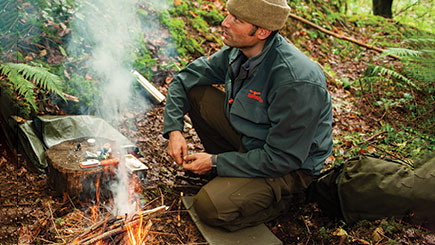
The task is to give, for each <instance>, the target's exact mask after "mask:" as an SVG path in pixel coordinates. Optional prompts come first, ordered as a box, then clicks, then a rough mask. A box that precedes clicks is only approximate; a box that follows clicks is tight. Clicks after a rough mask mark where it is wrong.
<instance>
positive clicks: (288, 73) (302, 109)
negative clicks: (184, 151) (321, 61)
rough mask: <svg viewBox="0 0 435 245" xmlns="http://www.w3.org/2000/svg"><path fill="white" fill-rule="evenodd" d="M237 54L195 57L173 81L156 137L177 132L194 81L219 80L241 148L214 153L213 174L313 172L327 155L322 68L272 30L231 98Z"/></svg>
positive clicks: (225, 51)
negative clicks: (252, 68)
mask: <svg viewBox="0 0 435 245" xmlns="http://www.w3.org/2000/svg"><path fill="white" fill-rule="evenodd" d="M240 53H241V51H240V50H239V49H237V48H231V47H224V48H222V49H221V50H220V51H218V52H216V53H215V54H214V55H212V56H210V57H209V58H207V57H202V58H199V59H197V60H195V61H194V62H192V63H191V64H190V65H188V66H187V67H186V68H185V69H183V70H182V71H181V72H180V73H179V74H178V75H177V76H176V77H175V78H174V79H173V81H172V82H171V84H170V86H169V90H168V96H167V100H166V108H165V117H164V129H163V135H164V136H165V137H166V138H167V137H168V133H169V132H170V131H173V130H180V131H182V129H183V116H184V114H185V113H187V112H188V111H189V105H188V102H187V96H186V94H187V92H188V91H189V90H190V89H191V88H192V87H193V86H196V85H210V84H223V83H225V89H226V90H225V91H226V101H231V102H232V103H231V105H230V103H225V114H226V116H227V118H228V119H229V121H230V123H231V124H232V126H233V127H234V129H236V130H237V131H238V132H240V133H241V135H242V144H243V146H244V148H245V149H246V150H247V152H246V153H241V152H226V153H221V154H219V155H218V157H217V172H218V175H219V176H233V177H278V176H283V175H286V174H287V173H289V172H291V171H293V170H298V169H303V170H305V171H306V172H308V173H311V174H313V175H317V174H319V173H320V170H321V169H322V167H323V164H324V161H325V159H326V158H327V157H328V156H329V155H330V154H331V152H332V107H331V97H330V95H329V93H328V91H327V88H326V82H325V77H324V74H323V72H322V70H321V69H320V68H319V66H318V65H316V64H315V63H314V62H312V61H311V60H310V59H309V58H308V57H307V56H305V55H304V54H302V53H301V52H300V51H299V50H297V49H296V48H295V47H294V46H292V45H291V44H289V43H288V42H286V41H285V39H284V38H283V37H282V36H280V35H279V34H277V35H276V36H275V37H273V38H271V39H269V40H268V41H267V43H266V45H265V47H264V49H263V51H262V53H261V54H260V55H259V56H263V58H262V61H261V63H260V64H259V65H258V67H257V69H256V70H255V71H254V72H253V74H249V76H248V77H247V79H246V80H245V81H244V82H243V84H242V85H241V87H240V89H239V91H238V92H237V94H235V95H234V98H231V97H232V91H231V89H232V80H231V78H230V74H229V66H230V64H232V62H233V61H234V60H235V59H236V58H237V57H238V56H239V55H240ZM257 57H258V56H257ZM253 58H255V57H253ZM253 58H251V59H253ZM231 99H233V100H231Z"/></svg>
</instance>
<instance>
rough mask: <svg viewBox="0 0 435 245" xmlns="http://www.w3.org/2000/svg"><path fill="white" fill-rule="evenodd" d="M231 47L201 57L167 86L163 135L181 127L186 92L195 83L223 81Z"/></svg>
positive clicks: (187, 104) (186, 108) (165, 135)
mask: <svg viewBox="0 0 435 245" xmlns="http://www.w3.org/2000/svg"><path fill="white" fill-rule="evenodd" d="M230 51H231V49H230V48H229V47H224V48H222V49H221V50H219V51H218V52H216V53H215V54H213V55H212V56H210V57H201V58H198V59H196V60H195V61H193V62H192V63H191V64H189V65H188V66H187V67H186V68H184V69H183V70H181V71H180V73H178V74H177V75H176V76H175V77H174V79H173V80H172V82H171V84H170V85H169V88H168V95H167V98H166V106H165V113H164V122H163V136H164V137H165V138H168V137H169V136H168V133H169V132H171V131H174V130H180V131H182V129H183V117H184V115H185V114H186V113H187V112H188V111H189V103H188V101H187V93H188V92H189V91H190V89H191V88H192V87H194V86H197V85H211V84H219V83H224V81H225V75H226V73H227V69H228V55H229V53H230Z"/></svg>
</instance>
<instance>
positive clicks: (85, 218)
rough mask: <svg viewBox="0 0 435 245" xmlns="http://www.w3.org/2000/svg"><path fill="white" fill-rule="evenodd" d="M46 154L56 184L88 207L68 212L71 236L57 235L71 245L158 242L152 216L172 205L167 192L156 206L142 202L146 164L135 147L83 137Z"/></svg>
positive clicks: (60, 189)
mask: <svg viewBox="0 0 435 245" xmlns="http://www.w3.org/2000/svg"><path fill="white" fill-rule="evenodd" d="M46 155H47V159H48V163H49V173H48V175H49V179H50V182H51V183H52V185H53V187H54V188H55V189H56V191H57V192H58V194H63V195H65V196H67V197H68V198H69V199H70V200H71V202H72V203H73V204H75V205H79V206H82V209H83V208H84V210H85V211H80V210H79V209H77V210H75V212H73V213H70V214H69V217H67V218H68V219H69V222H68V223H69V226H70V227H71V228H70V229H68V230H66V233H69V234H63V235H61V234H60V233H58V235H59V237H61V238H63V239H64V240H65V241H66V242H68V243H72V244H144V243H149V242H152V241H153V240H154V238H153V232H151V231H150V229H151V227H152V225H153V222H152V220H151V218H153V217H156V216H158V215H161V214H162V213H164V212H167V210H168V209H169V207H167V206H166V205H164V198H163V196H162V197H161V198H159V199H160V200H161V201H162V205H160V206H157V207H156V203H157V202H155V201H157V200H158V199H155V200H154V201H151V202H148V203H145V204H144V203H143V200H141V194H140V193H141V192H142V191H143V187H144V181H145V176H146V170H147V169H148V168H147V167H146V165H144V164H143V163H142V162H141V161H140V160H139V159H138V157H139V155H138V153H137V152H134V151H132V148H131V147H118V146H117V145H116V144H115V143H114V142H109V141H108V140H107V139H94V138H80V139H75V140H69V141H65V142H62V143H60V144H58V145H55V146H53V147H51V148H50V149H48V150H47V151H46ZM90 190H92V191H90ZM71 221H73V222H71ZM64 233H65V231H64Z"/></svg>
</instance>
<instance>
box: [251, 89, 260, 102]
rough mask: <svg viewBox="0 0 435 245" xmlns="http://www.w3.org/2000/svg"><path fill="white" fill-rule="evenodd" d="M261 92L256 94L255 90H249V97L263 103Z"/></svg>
mask: <svg viewBox="0 0 435 245" xmlns="http://www.w3.org/2000/svg"><path fill="white" fill-rule="evenodd" d="M260 95H261V93H260V92H255V91H254V90H251V89H250V90H249V93H248V97H249V98H251V99H255V100H258V101H259V102H260V103H263V99H262V98H261V97H260Z"/></svg>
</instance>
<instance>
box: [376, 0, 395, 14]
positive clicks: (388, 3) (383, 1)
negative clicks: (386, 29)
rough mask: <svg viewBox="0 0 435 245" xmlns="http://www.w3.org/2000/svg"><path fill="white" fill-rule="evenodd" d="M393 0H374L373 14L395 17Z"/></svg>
mask: <svg viewBox="0 0 435 245" xmlns="http://www.w3.org/2000/svg"><path fill="white" fill-rule="evenodd" d="M392 5H393V0H373V14H374V15H378V16H382V17H385V18H389V19H391V18H393V13H392V10H391V8H392Z"/></svg>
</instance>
